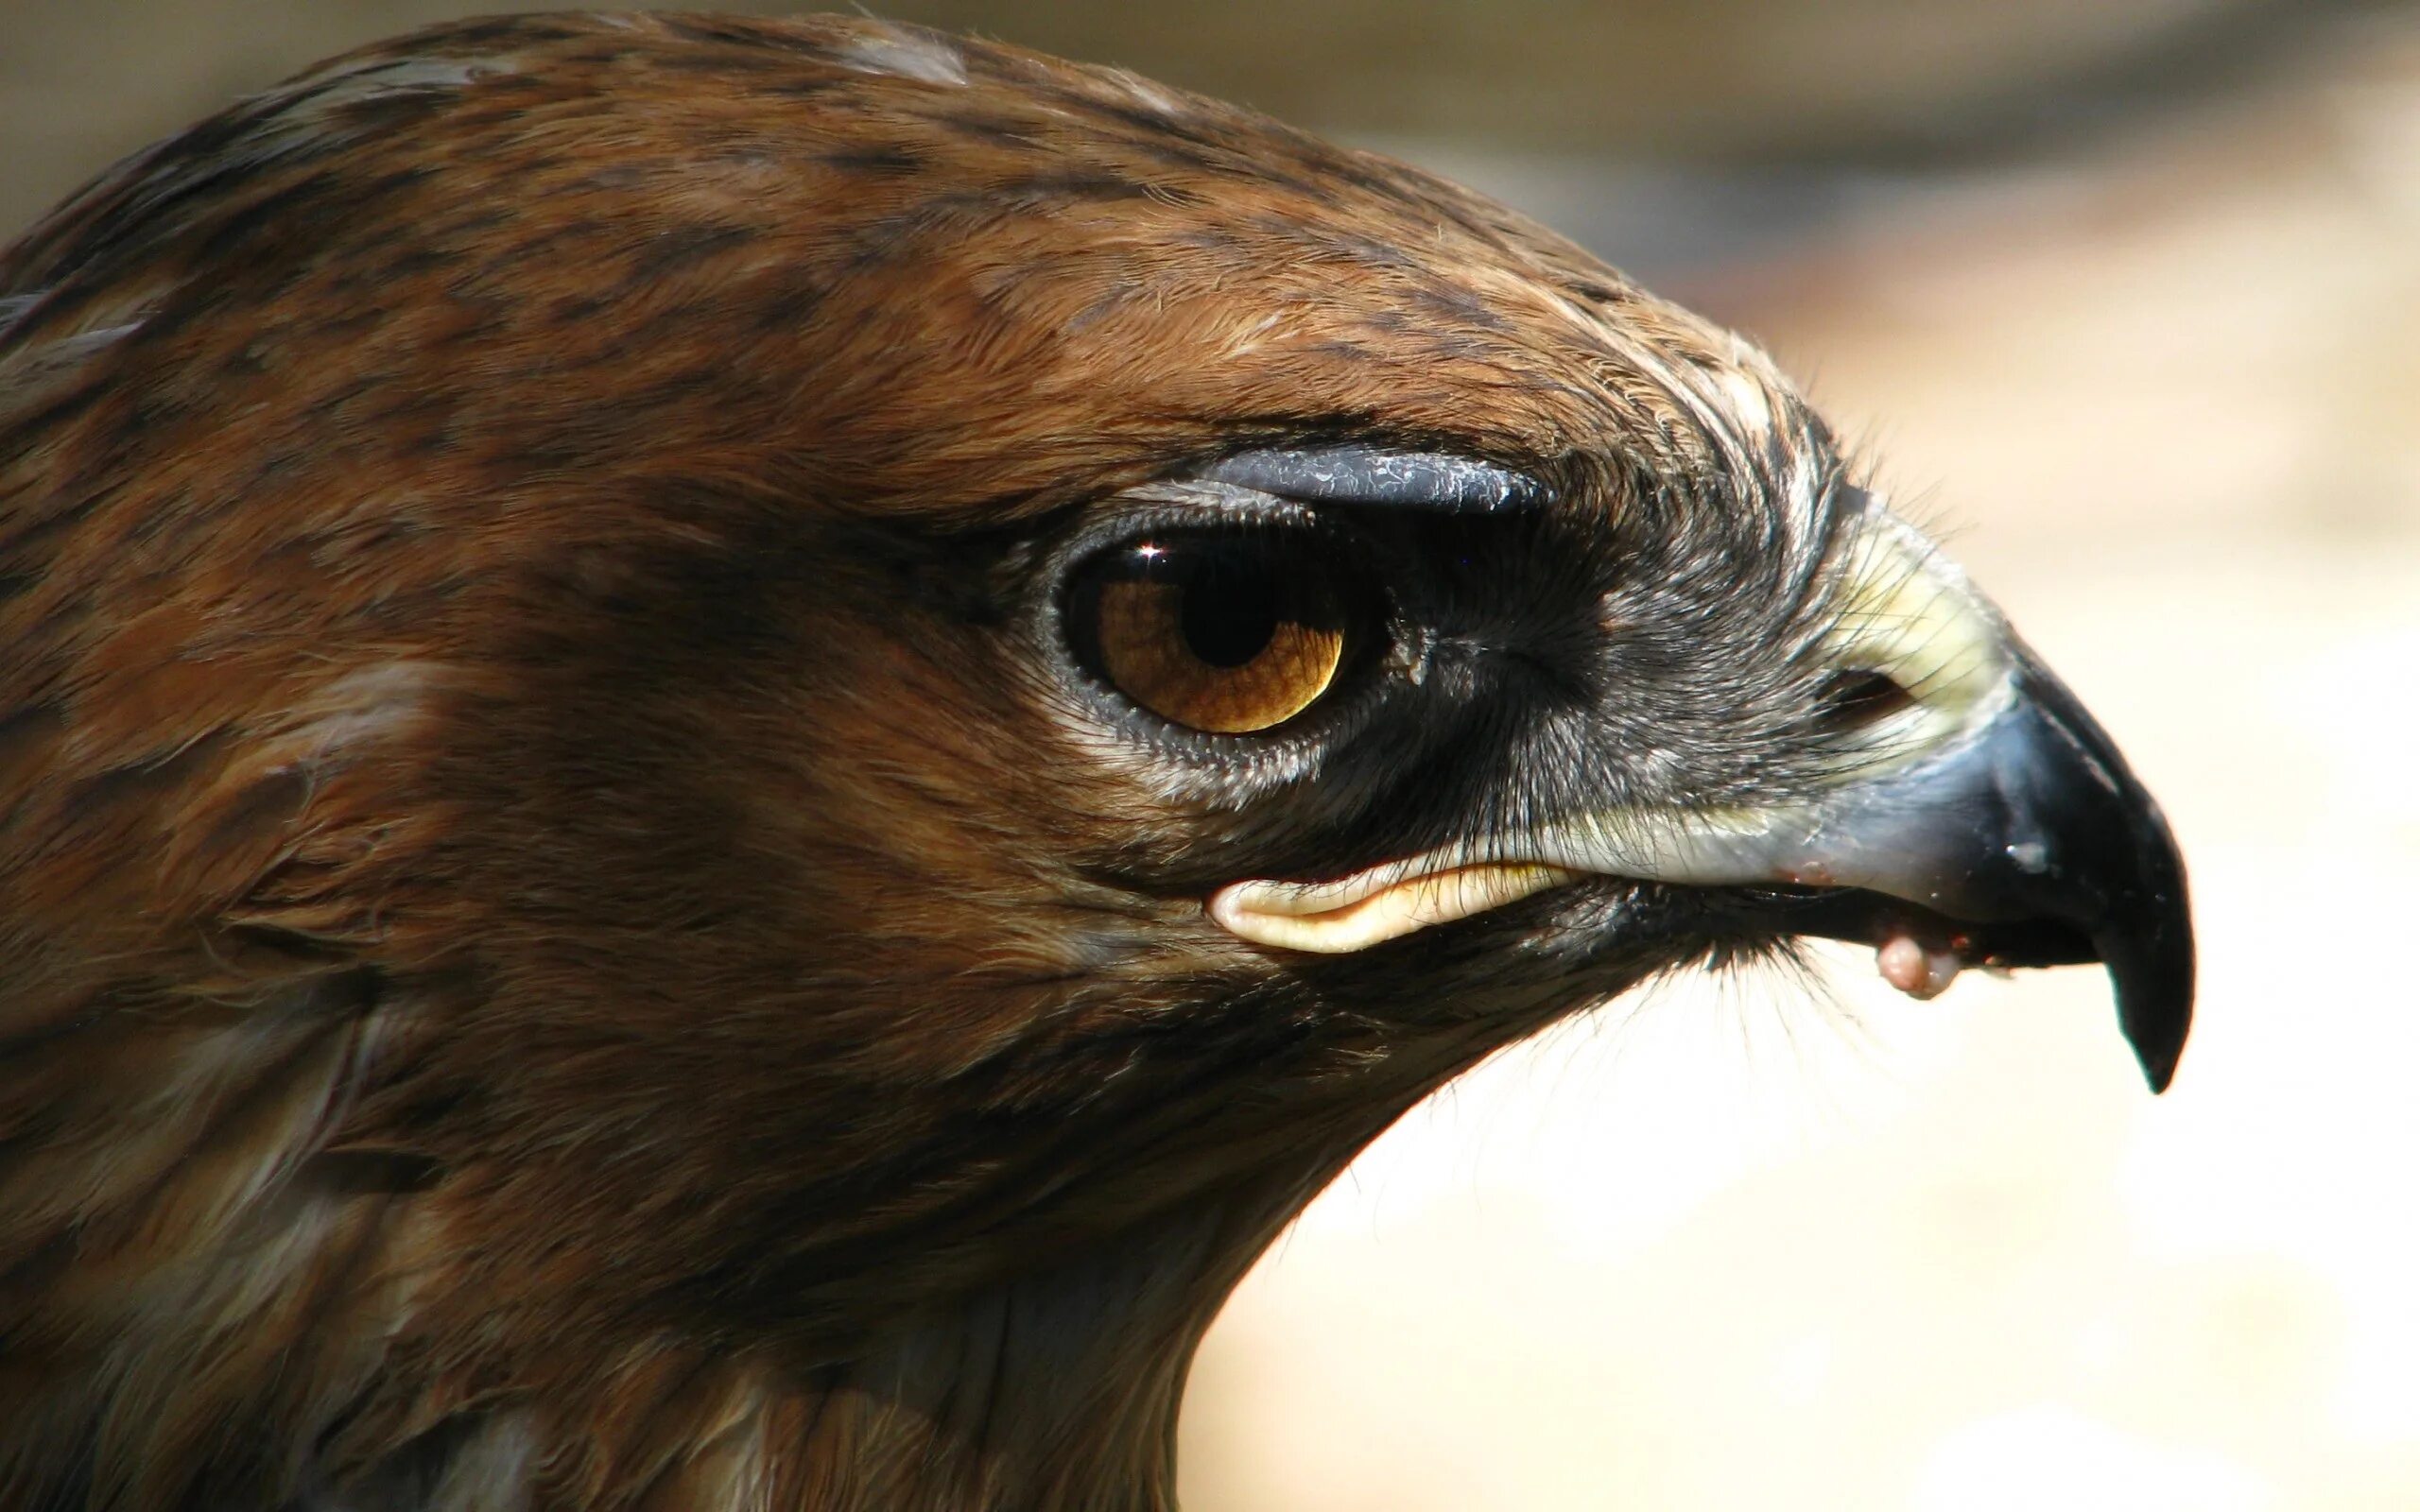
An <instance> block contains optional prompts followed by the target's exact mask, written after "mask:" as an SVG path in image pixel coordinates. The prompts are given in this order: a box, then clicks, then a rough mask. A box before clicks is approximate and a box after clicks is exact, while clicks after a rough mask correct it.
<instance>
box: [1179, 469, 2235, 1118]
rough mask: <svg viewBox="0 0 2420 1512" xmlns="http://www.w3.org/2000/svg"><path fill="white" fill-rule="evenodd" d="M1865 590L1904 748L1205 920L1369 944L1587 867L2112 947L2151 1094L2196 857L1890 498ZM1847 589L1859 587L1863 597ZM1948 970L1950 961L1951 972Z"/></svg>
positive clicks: (1318, 943) (1999, 955)
mask: <svg viewBox="0 0 2420 1512" xmlns="http://www.w3.org/2000/svg"><path fill="white" fill-rule="evenodd" d="M1883 522H1884V524H1885V525H1886V526H1887V528H1885V529H1883V530H1880V531H1878V532H1877V533H1876V535H1875V537H1874V538H1873V540H1874V541H1875V542H1876V545H1875V546H1874V548H1873V550H1872V551H1871V552H1870V553H1869V555H1870V557H1871V558H1872V559H1871V560H1869V561H1867V562H1866V563H1865V564H1863V565H1862V566H1861V567H1860V568H1859V569H1858V574H1859V578H1858V580H1859V581H1860V582H1864V581H1871V582H1872V583H1873V584H1874V585H1875V586H1874V590H1873V592H1872V593H1871V594H1870V595H1869V597H1870V599H1871V600H1872V602H1870V603H1869V604H1868V606H1867V610H1866V611H1865V612H1864V613H1862V614H1861V615H1857V614H1853V615H1851V616H1849V617H1847V618H1846V619H1844V624H1845V625H1846V626H1847V627H1848V628H1847V629H1845V630H1844V631H1843V632H1841V637H1840V644H1839V645H1838V646H1836V647H1835V648H1834V654H1835V657H1836V660H1837V662H1838V663H1839V664H1840V665H1841V666H1842V667H1844V668H1854V669H1862V670H1874V671H1881V672H1885V673H1887V674H1888V675H1890V676H1891V677H1893V679H1895V680H1896V681H1897V682H1898V684H1899V685H1900V686H1901V687H1903V688H1907V689H1910V690H1919V694H1918V696H1917V697H1916V699H1915V703H1916V707H1913V708H1911V710H1910V713H1909V714H1908V716H1907V718H1906V719H1905V720H1903V721H1901V722H1900V725H1899V727H1898V728H1897V729H1895V730H1892V731H1889V732H1888V733H1889V735H1890V739H1891V743H1892V744H1891V748H1892V749H1893V750H1894V751H1896V752H1897V753H1898V754H1896V755H1895V756H1893V758H1892V759H1889V760H1883V761H1877V762H1876V763H1875V764H1873V765H1869V766H1867V767H1864V768H1862V769H1860V770H1859V771H1858V773H1857V774H1856V775H1853V776H1850V777H1848V778H1846V779H1845V780H1843V781H1841V782H1838V783H1836V784H1834V785H1832V786H1830V787H1829V788H1827V789H1825V790H1824V791H1822V792H1820V793H1818V794H1815V795H1812V796H1810V797H1809V798H1808V799H1806V800H1803V801H1799V802H1793V803H1789V804H1786V805H1776V806H1772V807H1758V808H1754V809H1727V810H1720V811H1693V810H1681V809H1672V810H1659V811H1654V812H1642V811H1636V810H1632V811H1622V812H1616V813H1605V814H1592V815H1583V816H1578V817H1576V818H1572V819H1566V820H1561V821H1556V822H1553V823H1550V824H1548V825H1546V826H1543V827H1541V828H1539V829H1537V830H1535V831H1531V832H1530V833H1525V834H1522V835H1519V836H1510V837H1508V836H1495V837H1491V838H1488V839H1485V840H1482V841H1478V842H1469V843H1464V844H1461V845H1457V846H1453V847H1448V848H1445V849H1443V850H1440V851H1431V852H1428V853H1426V854H1425V855H1421V856H1414V857H1410V858H1409V859H1406V860H1401V861H1395V862H1391V863H1388V864H1386V865H1383V866H1379V867H1374V868H1368V869H1367V870H1364V871H1361V872H1358V873H1356V874H1355V875H1353V876H1350V877H1345V878H1341V879H1338V880H1336V881H1331V882H1320V883H1289V882H1274V881H1253V882H1244V883H1237V884H1234V885H1229V886H1227V887H1223V888H1221V889H1219V892H1218V893H1217V894H1216V895H1214V896H1213V897H1212V899H1211V900H1210V903H1209V910H1210V914H1211V917H1212V918H1214V919H1217V920H1218V922H1219V923H1220V924H1222V925H1224V926H1225V927H1226V928H1227V929H1228V930H1230V931H1232V932H1233V933H1235V934H1236V935H1238V936H1242V937H1244V938H1246V939H1251V940H1254V941H1256V942H1258V943H1262V944H1267V945H1274V946H1279V947H1283V948H1287V949H1292V950H1306V951H1317V952H1325V953H1335V952H1344V951H1357V950H1360V949H1364V948H1366V947H1368V946H1370V945H1374V944H1376V943H1377V942H1379V941H1381V940H1384V939H1388V938H1392V937H1393V936H1397V935H1403V934H1408V933H1410V932H1411V931H1413V930H1416V929H1421V928H1425V927H1426V926H1428V925H1430V924H1436V923H1443V922H1447V921H1450V920H1452V919H1461V918H1464V917H1467V916H1468V915H1471V914H1475V913H1478V912H1480V911H1482V910H1484V909H1487V908H1492V907H1495V906H1497V905H1499V904H1502V903H1505V902H1512V901H1513V900H1514V899H1517V898H1521V897H1526V896H1528V895H1530V894H1531V893H1534V892H1538V891H1541V890H1543V889H1545V888H1547V887H1551V886H1554V885H1557V884H1560V883H1564V882H1568V881H1572V880H1575V879H1577V878H1579V877H1582V876H1586V875H1599V876H1617V877H1626V878H1631V879H1634V880H1638V881H1647V882H1659V883H1668V884H1673V885H1697V886H1707V887H1726V888H1744V889H1748V890H1747V891H1745V892H1743V893H1741V894H1740V897H1741V899H1742V906H1744V907H1745V908H1746V909H1747V910H1748V911H1749V912H1750V913H1751V914H1752V915H1753V916H1754V917H1755V919H1756V920H1757V921H1758V922H1759V923H1760V924H1764V925H1768V926H1770V927H1772V928H1775V929H1777V930H1780V931H1782V932H1786V933H1789V934H1794V935H1812V936H1824V937H1828V938H1837V939H1848V940H1857V941H1862V942H1866V943H1871V944H1875V945H1877V946H1890V945H1891V944H1892V943H1893V942H1894V941H1913V942H1914V943H1915V944H1916V945H1917V946H1920V947H1921V948H1922V949H1923V951H1924V952H1925V953H1926V954H1927V957H1928V958H1931V959H1935V960H1941V961H1945V962H1946V963H1947V967H1948V974H1949V975H1954V974H1955V972H1956V970H1957V968H1958V967H1960V966H1983V967H2035V966H2059V965H2067V964H2076V963H2084V962H2092V961H2099V962H2100V963H2102V964H2103V965H2105V966H2106V967H2107V969H2108V971H2109V976H2110V982H2111V986H2112V988H2113V989H2114V993H2115V996H2116V998H2117V1005H2118V1023H2119V1025H2120V1027H2121V1028H2122V1029H2123V1030H2124V1032H2125V1035H2126V1038H2127V1040H2128V1041H2129V1042H2130V1043H2131V1044H2132V1045H2133V1047H2134V1050H2135V1057H2136V1058H2137V1059H2138V1060H2139V1061H2140V1062H2141V1064H2142V1068H2143V1074H2144V1076H2145V1078H2146V1079H2147V1080H2148V1081H2149V1082H2150V1083H2151V1086H2152V1091H2165V1090H2167V1087H2168V1085H2169V1080H2170V1079H2171V1078H2172V1077H2173V1076H2174V1074H2175V1072H2176V1063H2177V1059H2178V1057H2180V1056H2181V1055H2182V1054H2183V1052H2184V1048H2185V1040H2186V1035H2187V1030H2188V1029H2189V1028H2190V1026H2191V1023H2192V1014H2193V974H2194V963H2193V927H2192V919H2191V914H2190V910H2189V907H2188V903H2187V892H2186V883H2185V863H2184V858H2183V857H2182V856H2181V855H2180V854H2179V852H2178V851H2177V846H2176V840H2175V837H2174V835H2172V834H2171V833H2169V828H2168V824H2167V821H2166V820H2165V819H2164V818H2163V817H2162V816H2161V815H2160V811H2159V806H2158V804H2157V803H2155V802H2153V801H2152V797H2151V795H2150V794H2149V793H2147V792H2146V791H2144V789H2143V786H2142V784H2141V783H2140V782H2137V781H2136V780H2135V775H2134V773H2133V772H2132V771H2131V770H2130V769H2129V768H2128V767H2127V765H2126V762H2125V759H2124V758H2123V757H2122V756H2120V755H2119V754H2118V748H2117V747H2116V746H2115V745H2114V744H2113V743H2112V742H2111V741H2110V739H2109V737H2108V735H2107V734H2106V733H2104V732H2103V731H2102V730H2101V729H2100V725H2099V724H2097V723H2096V722H2095V721H2094V720H2093V718H2092V716H2091V715H2090V714H2088V713H2085V712H2084V710H2083V705H2082V704H2080V703H2079V702H2078V701H2077V700H2076V697H2075V696H2074V695H2073V694H2072V693H2070V692H2068V691H2067V689H2066V685H2065V684H2063V683H2061V682H2060V681H2059V679H2057V678H2056V677H2054V676H2052V675H2051V674H2050V672H2049V671H2048V669H2047V668H2045V667H2044V666H2043V665H2042V664H2041V662H2039V660H2037V659H2036V658H2035V657H2034V655H2033V653H2032V652H2031V649H2030V648H2028V647H2027V646H2026V645H2025V644H2023V643H2022V642H2021V641H2018V640H2017V639H2016V638H2015V637H2014V635H2013V634H2012V633H2010V632H2009V630H2008V629H2007V627H2006V626H2005V624H2004V623H2003V622H2002V621H2001V620H2000V618H1999V616H1998V613H1997V610H1993V609H1992V608H1991V607H1990V605H1989V604H1988V603H1987V602H1985V601H1984V600H1983V599H1982V598H1981V597H1980V595H1979V594H1977V593H1974V591H1973V590H1972V589H1971V588H1969V587H1968V586H1967V585H1966V583H1965V580H1964V578H1963V576H1962V575H1960V574H1958V573H1957V571H1956V569H1955V568H1954V567H1950V566H1949V565H1948V564H1947V563H1946V562H1945V561H1944V560H1943V559H1942V558H1940V557H1939V556H1938V554H1937V553H1935V552H1933V551H1932V549H1931V547H1930V545H1929V543H1927V542H1924V541H1923V540H1922V538H1921V537H1918V536H1916V535H1915V534H1914V532H1912V531H1910V530H1908V529H1907V528H1906V527H1905V526H1903V525H1900V524H1898V523H1897V522H1896V521H1895V520H1891V519H1890V518H1889V517H1887V516H1886V517H1883ZM1852 596H1854V594H1853V595H1852ZM1945 980H1946V978H1943V981H1944V982H1945Z"/></svg>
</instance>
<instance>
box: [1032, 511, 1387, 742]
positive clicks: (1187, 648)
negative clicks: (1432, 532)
mask: <svg viewBox="0 0 2420 1512" xmlns="http://www.w3.org/2000/svg"><path fill="white" fill-rule="evenodd" d="M1354 596H1355V595H1353V594H1352V593H1349V592H1348V584H1347V582H1346V580H1345V575H1344V574H1343V572H1342V571H1341V570H1340V566H1339V564H1338V563H1337V562H1336V561H1335V559H1334V558H1333V556H1332V554H1331V551H1330V550H1329V548H1328V547H1327V546H1326V544H1325V543H1324V542H1322V541H1319V540H1317V539H1316V538H1313V537H1311V536H1309V535H1308V534H1307V533H1303V532H1283V531H1226V532H1205V531H1190V532H1186V531H1170V532H1167V533H1164V534H1160V535H1155V536H1151V537H1149V538H1146V539H1144V540H1140V541H1133V542H1131V543H1129V544H1127V545H1124V546H1121V547H1118V548H1116V549H1115V550H1113V551H1110V552H1107V553H1105V554H1103V555H1102V556H1100V557H1097V558H1093V560H1092V561H1091V562H1089V563H1087V564H1086V565H1085V567H1084V568H1083V569H1082V570H1081V571H1080V574H1079V576H1078V577H1077V580H1076V584H1075V591H1074V594H1073V596H1072V598H1071V600H1070V603H1069V606H1068V607H1069V611H1070V613H1069V618H1070V622H1071V627H1072V629H1073V630H1074V633H1075V641H1076V646H1077V650H1078V652H1079V653H1080V655H1081V656H1082V658H1083V660H1084V661H1085V662H1087V663H1088V664H1089V665H1090V666H1091V668H1092V669H1093V671H1094V672H1095V673H1096V674H1098V676H1099V677H1101V678H1103V679H1106V680H1107V681H1108V682H1109V683H1110V685H1111V686H1113V687H1115V688H1116V689H1117V691H1118V692H1120V693H1122V694H1124V695H1126V696H1128V697H1129V698H1132V699H1133V700H1134V701H1135V702H1136V703H1138V704H1141V705H1142V706H1143V707H1144V708H1146V709H1149V710H1150V712H1151V713H1155V714H1158V715H1159V716H1160V717H1161V718H1163V719H1167V720H1170V721H1172V722H1174V723H1176V724H1180V725H1184V726H1187V727H1189V728H1191V729H1194V730H1206V731H1208V732H1210V733H1213V734H1220V735H1241V734H1249V733H1251V732H1253V731H1254V730H1268V729H1271V728H1272V727H1274V726H1277V725H1281V724H1284V723H1285V722H1286V721H1287V720H1288V719H1291V718H1293V717H1294V716H1295V715H1296V714H1299V713H1302V712H1303V711H1304V710H1305V709H1307V708H1309V707H1310V706H1311V705H1312V704H1314V703H1316V702H1318V701H1319V697H1320V695H1322V694H1323V693H1325V692H1326V691H1327V689H1328V685H1329V684H1330V683H1332V682H1334V681H1335V680H1336V675H1337V669H1338V668H1339V667H1340V665H1341V664H1342V663H1343V662H1344V657H1345V652H1346V649H1347V646H1346V641H1347V638H1348V631H1349V630H1350V629H1351V628H1352V627H1350V626H1349V625H1348V624H1347V619H1348V610H1349V608H1350V601H1351V600H1352V599H1353V598H1354Z"/></svg>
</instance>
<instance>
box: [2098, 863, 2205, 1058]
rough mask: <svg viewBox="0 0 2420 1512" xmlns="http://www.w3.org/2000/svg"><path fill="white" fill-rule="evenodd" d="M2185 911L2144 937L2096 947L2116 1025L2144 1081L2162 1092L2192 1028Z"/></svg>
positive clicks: (2103, 941)
mask: <svg viewBox="0 0 2420 1512" xmlns="http://www.w3.org/2000/svg"><path fill="white" fill-rule="evenodd" d="M2184 919H2185V915H2184V910H2183V906H2182V904H2181V902H2180V904H2179V905H2178V907H2177V910H2176V915H2175V917H2174V918H2173V919H2164V920H2162V921H2161V925H2160V926H2159V927H2155V928H2153V929H2152V930H2151V931H2149V932H2147V933H2143V934H2132V933H2128V934H2119V935H2113V936H2103V937H2102V938H2100V939H2097V940H2096V941H2094V944H2095V945H2096V946H2097V947H2098V948H2099V950H2100V955H2101V959H2102V960H2103V961H2105V962H2106V963H2107V964H2108V967H2109V981H2110V986H2111V987H2112V988H2114V989H2115V991H2116V995H2117V999H2118V1026H2119V1027H2120V1028H2122V1029H2123V1030H2124V1031H2125V1033H2126V1042H2127V1043H2128V1044H2130V1045H2133V1046H2134V1047H2135V1059H2136V1060H2138V1061H2140V1062H2142V1067H2143V1079H2144V1080H2146V1081H2148V1082H2150V1083H2151V1088H2152V1091H2154V1092H2164V1091H2168V1087H2169V1083H2170V1082H2171V1081H2173V1080H2175V1079H2176V1063H2177V1061H2178V1060H2179V1059H2180V1058H2181V1057H2183V1056H2184V1054H2185V1040H2186V1036H2187V1035H2188V1034H2189V1033H2190V1032H2191V1031H2192V1028H2193V934H2192V930H2191V927H2190V926H2189V925H2187V923H2186V922H2185V921H2184Z"/></svg>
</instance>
